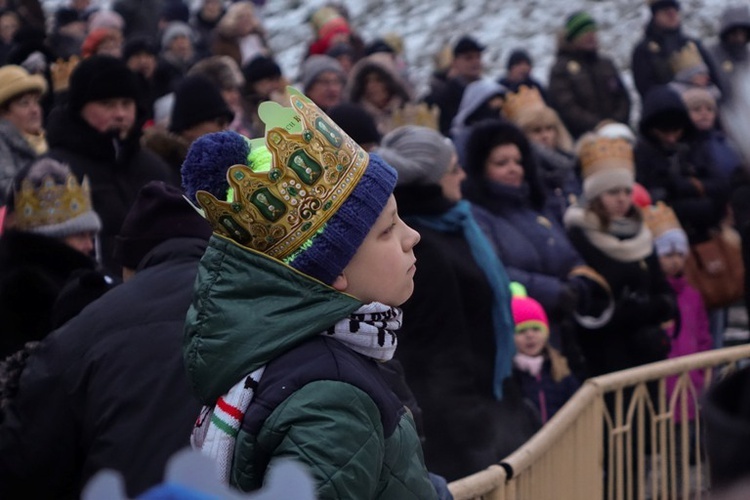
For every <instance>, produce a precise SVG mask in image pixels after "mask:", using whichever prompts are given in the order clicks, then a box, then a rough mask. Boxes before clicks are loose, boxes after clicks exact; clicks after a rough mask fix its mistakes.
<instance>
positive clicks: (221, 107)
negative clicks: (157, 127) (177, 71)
mask: <svg viewBox="0 0 750 500" xmlns="http://www.w3.org/2000/svg"><path fill="white" fill-rule="evenodd" d="M219 118H224V119H226V121H227V123H229V122H231V121H232V119H233V118H234V113H233V112H232V110H231V109H229V106H227V103H226V101H225V100H224V98H223V97H222V96H221V92H220V91H219V88H218V87H217V86H216V85H214V83H213V82H211V81H210V80H209V79H208V78H206V77H205V76H203V75H191V76H186V77H185V78H184V79H183V80H182V81H181V82H180V84H179V85H178V86H177V89H176V90H175V92H174V104H173V105H172V116H171V118H170V122H169V129H170V130H171V131H172V132H175V133H178V134H179V133H180V132H183V131H185V130H187V129H190V128H192V127H194V126H196V125H198V124H200V123H204V122H209V121H212V120H216V119H219Z"/></svg>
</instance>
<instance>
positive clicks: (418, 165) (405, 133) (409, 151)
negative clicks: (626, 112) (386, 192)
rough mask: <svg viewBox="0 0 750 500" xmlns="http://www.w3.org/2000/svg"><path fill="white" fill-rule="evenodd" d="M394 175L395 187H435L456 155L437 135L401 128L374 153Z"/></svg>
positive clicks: (431, 132) (389, 134) (425, 130)
mask: <svg viewBox="0 0 750 500" xmlns="http://www.w3.org/2000/svg"><path fill="white" fill-rule="evenodd" d="M375 152H376V153H377V154H379V155H380V156H381V157H382V158H383V159H384V160H385V161H386V163H388V164H389V165H391V166H392V167H393V168H395V169H396V171H397V172H398V185H399V186H403V185H408V184H422V185H429V184H438V183H439V182H440V179H442V178H443V176H444V175H445V174H446V173H447V172H448V168H449V167H450V165H451V159H452V158H453V155H454V154H455V152H456V148H455V147H454V146H453V143H452V142H451V140H450V139H448V138H447V137H444V136H443V135H442V134H440V133H439V132H437V131H435V130H433V129H431V128H427V127H418V126H416V125H405V126H403V127H399V128H397V129H394V130H393V131H391V132H389V133H388V134H386V135H385V137H383V140H382V141H381V142H380V147H379V148H378V149H377V150H376V151H375Z"/></svg>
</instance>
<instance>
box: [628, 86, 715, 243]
mask: <svg viewBox="0 0 750 500" xmlns="http://www.w3.org/2000/svg"><path fill="white" fill-rule="evenodd" d="M639 132H640V134H639V136H638V142H637V144H636V146H635V149H634V151H633V154H634V156H635V169H636V180H637V181H638V182H639V183H640V184H642V185H643V186H644V187H645V188H646V189H647V190H648V191H649V194H650V195H651V199H652V200H653V201H654V203H656V202H657V201H663V202H665V203H667V204H668V205H670V206H671V207H672V208H673V209H674V211H675V214H676V215H677V218H678V219H679V220H680V224H682V227H683V228H684V229H685V232H686V233H687V235H688V238H689V240H690V243H691V244H694V243H699V242H701V241H704V240H707V239H708V237H709V230H710V229H711V228H714V227H717V226H718V224H719V221H720V220H721V218H722V216H723V215H724V211H725V205H726V203H727V200H728V193H729V184H728V182H727V180H726V179H725V178H724V176H723V175H722V174H721V173H720V172H719V171H718V170H717V169H716V167H715V166H714V164H713V162H712V161H711V159H710V156H709V154H708V151H707V149H706V148H705V147H703V145H702V144H701V143H699V142H697V141H696V134H697V131H696V129H695V126H694V125H693V123H692V121H691V120H690V116H689V115H688V111H687V108H686V106H685V103H684V102H683V100H682V98H681V97H680V95H679V94H677V92H675V91H674V90H672V89H671V88H670V87H668V86H665V85H660V86H657V87H654V88H653V89H652V90H651V91H650V92H649V93H648V95H646V99H645V100H644V101H643V112H642V116H641V121H640V123H639Z"/></svg>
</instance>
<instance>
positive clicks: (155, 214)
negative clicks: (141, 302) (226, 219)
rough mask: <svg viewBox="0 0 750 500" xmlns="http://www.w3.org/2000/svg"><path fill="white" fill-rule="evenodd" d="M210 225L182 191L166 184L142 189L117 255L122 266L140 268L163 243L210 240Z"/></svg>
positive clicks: (124, 225)
mask: <svg viewBox="0 0 750 500" xmlns="http://www.w3.org/2000/svg"><path fill="white" fill-rule="evenodd" d="M211 233H212V229H211V225H210V224H209V223H208V221H206V220H205V219H204V218H203V217H201V216H200V215H199V214H198V212H196V211H195V209H194V208H193V207H192V206H190V204H189V203H188V202H187V200H185V198H183V196H182V191H180V190H179V189H178V188H176V187H174V186H170V185H168V184H166V183H164V182H163V181H151V182H149V183H148V184H146V185H145V186H143V187H142V188H141V190H140V191H139V192H138V196H137V197H136V200H135V203H133V206H132V207H131V209H130V211H129V212H128V215H127V216H126V217H125V221H124V222H123V223H122V229H120V234H119V235H118V236H117V238H116V243H117V246H116V248H115V254H116V255H118V256H119V257H120V260H121V261H122V265H123V267H127V268H129V269H137V268H138V265H139V264H140V262H141V260H143V258H144V257H145V256H146V254H148V253H149V252H150V251H151V250H153V249H154V248H155V247H156V246H157V245H159V244H160V243H162V242H164V241H167V240H169V239H172V238H200V239H203V240H206V241H208V239H209V238H210V237H211Z"/></svg>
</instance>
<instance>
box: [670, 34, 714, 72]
mask: <svg viewBox="0 0 750 500" xmlns="http://www.w3.org/2000/svg"><path fill="white" fill-rule="evenodd" d="M669 64H670V66H671V67H672V71H673V72H674V73H675V74H677V73H679V72H680V71H683V70H686V69H693V68H701V67H703V68H706V63H705V62H704V61H703V56H701V53H700V51H699V50H698V46H697V45H695V44H694V43H693V42H688V43H686V44H685V46H684V47H682V48H681V49H680V50H679V51H677V52H675V53H674V54H672V56H671V57H670V58H669Z"/></svg>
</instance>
